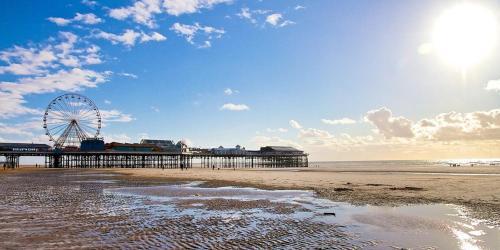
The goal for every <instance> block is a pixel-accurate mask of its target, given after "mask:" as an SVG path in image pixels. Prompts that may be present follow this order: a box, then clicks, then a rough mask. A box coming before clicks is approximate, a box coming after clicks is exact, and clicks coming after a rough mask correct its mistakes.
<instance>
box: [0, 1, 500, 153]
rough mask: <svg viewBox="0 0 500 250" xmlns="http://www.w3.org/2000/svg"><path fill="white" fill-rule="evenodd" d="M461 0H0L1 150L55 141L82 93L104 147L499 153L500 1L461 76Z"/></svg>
mask: <svg viewBox="0 0 500 250" xmlns="http://www.w3.org/2000/svg"><path fill="white" fill-rule="evenodd" d="M465 2H466V1H465ZM463 3H464V1H445V0H443V1H425V0H418V1H417V0H415V1H411V0H408V1H396V0H388V1H330V0H314V1H313V0H286V1H285V0H281V1H278V0H260V1H257V0H256V1H240V0H130V1H91V0H84V1H63V0H54V1H50V3H48V2H46V1H25V0H17V1H1V2H0V34H1V35H0V37H1V39H0V141H9V142H41V143H49V144H52V142H49V141H48V137H47V136H46V135H45V131H44V129H43V124H42V119H43V114H44V111H45V108H46V107H47V105H48V104H49V103H50V102H51V100H52V99H54V98H56V97H57V96H59V95H62V94H65V93H79V94H82V95H85V96H87V97H88V98H90V99H92V100H93V101H94V102H95V104H96V105H97V107H98V108H99V110H100V112H101V115H102V120H103V121H102V122H103V127H102V129H101V134H100V136H102V137H103V138H104V140H105V141H106V142H112V141H119V142H138V141H140V139H141V138H152V139H172V140H175V141H178V140H184V141H186V142H187V143H189V144H190V145H191V146H193V147H218V146H220V145H222V146H224V147H234V146H235V145H237V144H238V145H241V146H244V147H246V148H247V149H258V148H259V147H261V146H265V145H288V146H294V147H297V148H299V149H302V150H305V151H306V152H307V153H309V154H310V159H311V160H313V161H325V160H399V159H450V158H500V107H499V105H500V68H499V67H498V65H500V53H499V52H500V47H499V46H498V44H497V42H496V33H497V32H498V29H500V26H499V25H496V24H495V22H496V21H498V17H499V15H500V2H498V1H474V2H473V3H474V4H475V5H478V6H480V7H481V8H484V9H486V10H487V11H488V13H489V14H490V15H491V17H492V18H491V19H494V20H493V21H494V22H489V23H487V24H490V23H491V24H492V25H491V29H490V30H488V31H487V32H489V33H488V34H490V35H491V36H488V37H487V38H488V39H482V40H487V41H491V44H486V45H485V44H484V43H481V41H476V43H473V45H474V46H472V48H470V50H471V51H472V52H475V51H477V50H479V49H481V48H484V47H485V46H490V45H491V46H490V47H491V48H489V47H488V50H487V51H486V52H485V53H484V56H482V57H481V60H479V61H477V62H476V61H475V62H474V63H472V61H470V60H469V61H467V63H469V62H471V63H470V65H469V64H467V65H466V67H465V64H464V63H462V64H460V65H461V67H457V66H456V65H454V64H453V63H450V62H449V61H450V60H448V61H447V60H446V59H450V56H449V55H448V58H442V54H443V53H440V52H443V51H445V50H446V49H447V48H454V47H453V46H454V43H455V42H456V41H453V40H452V41H450V39H447V38H445V39H444V40H443V41H445V42H444V46H441V47H439V46H438V45H439V44H438V43H437V42H436V41H434V40H435V39H436V38H435V37H436V35H435V32H436V23H439V22H438V20H439V18H440V17H442V16H443V13H446V11H447V10H450V9H451V10H453V8H454V6H457V5H460V4H463ZM467 13H468V12H467ZM481 16H484V15H481V14H480V15H478V16H472V18H470V17H468V16H463V15H462V16H459V17H460V18H461V19H460V20H459V21H461V20H462V19H464V20H465V21H464V24H461V25H463V26H464V27H465V26H467V27H468V24H470V23H472V24H474V20H476V19H477V20H479V19H480V17H481ZM487 22H488V21H487ZM460 23H461V22H460ZM493 24H495V25H493ZM470 26H471V27H472V28H470V29H469V30H472V31H471V32H473V31H475V30H479V31H482V30H483V29H482V28H484V27H486V26H487V27H490V26H488V25H484V23H479V24H476V26H474V25H470ZM447 27H448V26H445V28H444V30H445V31H448V30H450V29H451V28H447ZM459 30H462V29H461V28H460V29H459ZM433 32H434V33H433ZM440 34H445V37H449V36H448V33H446V32H443V31H440ZM465 35H467V36H466V37H472V38H474V37H478V38H482V37H481V36H475V35H474V34H472V33H471V34H465ZM455 40H456V39H455ZM478 40H481V39H478ZM443 47H444V48H443ZM467 48H469V47H467ZM462 51H463V50H462ZM467 51H468V50H467ZM460 53H461V52H459V53H458V54H459V55H461V54H460ZM455 61H456V60H455Z"/></svg>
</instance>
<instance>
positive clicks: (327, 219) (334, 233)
mask: <svg viewBox="0 0 500 250" xmlns="http://www.w3.org/2000/svg"><path fill="white" fill-rule="evenodd" d="M200 184H201V183H186V184H163V185H161V186H147V185H148V184H147V183H141V182H131V181H123V180H120V179H119V178H118V177H117V176H115V175H109V174H99V173H96V172H87V173H84V172H82V171H81V170H80V171H79V172H77V171H72V170H66V171H44V172H39V173H24V174H16V175H4V176H0V194H1V195H2V197H1V198H2V199H0V214H1V215H2V216H1V217H0V248H20V247H24V248H35V247H36V248H68V247H88V248H99V247H129V248H136V247H158V248H256V247H257V248H340V249H346V248H347V249H356V248H370V249H386V248H388V247H407V248H415V249H432V248H442V249H457V248H462V249H500V245H499V244H500V243H499V242H498V239H499V238H500V230H499V229H498V228H489V227H487V226H485V225H484V223H483V222H481V221H477V220H473V219H471V218H468V217H467V216H465V213H464V212H463V211H462V210H461V207H458V206H453V205H419V206H405V207H374V206H363V207H356V206H351V205H349V204H346V203H338V202H331V201H329V200H325V199H319V198H317V197H315V196H314V194H313V193H312V192H309V191H290V190H279V191H266V190H259V189H253V188H235V187H221V188H204V187H201V186H199V185H200ZM332 212H334V213H335V216H333V215H325V213H332Z"/></svg>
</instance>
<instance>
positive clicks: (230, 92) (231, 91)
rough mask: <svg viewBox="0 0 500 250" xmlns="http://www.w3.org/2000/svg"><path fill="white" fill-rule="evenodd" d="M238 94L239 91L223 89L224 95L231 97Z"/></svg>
mask: <svg viewBox="0 0 500 250" xmlns="http://www.w3.org/2000/svg"><path fill="white" fill-rule="evenodd" d="M238 93H240V91H238V90H235V89H230V88H226V89H224V95H233V94H238Z"/></svg>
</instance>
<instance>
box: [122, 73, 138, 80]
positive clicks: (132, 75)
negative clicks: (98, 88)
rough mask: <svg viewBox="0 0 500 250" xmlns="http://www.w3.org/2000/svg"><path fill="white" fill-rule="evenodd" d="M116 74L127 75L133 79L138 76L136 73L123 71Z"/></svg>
mask: <svg viewBox="0 0 500 250" xmlns="http://www.w3.org/2000/svg"><path fill="white" fill-rule="evenodd" d="M117 75H120V76H125V77H129V78H133V79H137V78H139V77H138V76H137V75H136V74H132V73H125V72H122V73H118V74H117Z"/></svg>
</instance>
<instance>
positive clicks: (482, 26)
mask: <svg viewBox="0 0 500 250" xmlns="http://www.w3.org/2000/svg"><path fill="white" fill-rule="evenodd" d="M496 33H497V22H496V17H495V16H494V15H493V13H492V12H491V11H490V10H488V9H487V8H485V7H483V6H480V5H477V4H470V3H464V4H460V5H457V6H455V7H453V8H451V9H449V10H446V11H444V12H443V14H442V15H441V16H440V17H439V18H438V20H437V21H436V24H435V27H434V32H433V42H432V44H433V49H434V50H435V51H436V52H437V53H438V54H439V55H440V56H441V57H442V58H443V60H444V61H446V62H447V63H450V64H452V65H454V66H456V67H460V68H461V69H462V70H465V69H467V68H468V67H470V66H472V65H474V64H477V63H479V62H481V61H482V60H483V59H484V58H486V57H487V56H488V55H489V54H490V53H491V51H492V50H493V47H494V45H495V42H496Z"/></svg>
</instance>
